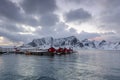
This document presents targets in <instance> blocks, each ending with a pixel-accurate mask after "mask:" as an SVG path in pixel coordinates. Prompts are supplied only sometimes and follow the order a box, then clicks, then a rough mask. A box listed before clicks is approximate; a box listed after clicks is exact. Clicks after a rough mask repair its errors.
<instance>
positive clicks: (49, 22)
mask: <svg viewBox="0 0 120 80" xmlns="http://www.w3.org/2000/svg"><path fill="white" fill-rule="evenodd" d="M57 22H59V18H58V16H57V15H55V14H45V15H42V16H41V19H40V25H41V26H43V27H44V26H45V27H46V26H47V27H49V26H54V25H56V23H57Z"/></svg>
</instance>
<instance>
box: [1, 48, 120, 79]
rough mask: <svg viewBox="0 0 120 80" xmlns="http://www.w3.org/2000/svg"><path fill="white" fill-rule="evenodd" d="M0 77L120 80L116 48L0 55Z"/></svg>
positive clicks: (118, 56) (119, 53) (119, 61)
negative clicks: (45, 53)
mask: <svg viewBox="0 0 120 80" xmlns="http://www.w3.org/2000/svg"><path fill="white" fill-rule="evenodd" d="M0 80H120V51H83V50H81V51H79V52H78V53H75V54H70V55H62V56H54V57H50V56H34V55H29V56H28V55H20V54H18V55H15V54H9V55H0Z"/></svg>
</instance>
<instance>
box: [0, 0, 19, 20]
mask: <svg viewBox="0 0 120 80" xmlns="http://www.w3.org/2000/svg"><path fill="white" fill-rule="evenodd" d="M0 17H4V18H6V19H10V20H11V21H12V20H13V21H16V20H17V21H21V14H20V8H19V7H17V6H16V5H15V4H14V3H12V2H10V1H9V0H0Z"/></svg>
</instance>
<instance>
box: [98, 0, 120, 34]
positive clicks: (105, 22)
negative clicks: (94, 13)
mask: <svg viewBox="0 0 120 80" xmlns="http://www.w3.org/2000/svg"><path fill="white" fill-rule="evenodd" d="M119 3H120V0H106V4H105V5H104V7H105V8H104V10H103V11H102V12H101V15H100V19H99V21H100V22H101V24H102V25H100V26H99V28H100V29H103V30H112V31H116V32H118V33H119V32H120V28H119V25H120V5H119Z"/></svg>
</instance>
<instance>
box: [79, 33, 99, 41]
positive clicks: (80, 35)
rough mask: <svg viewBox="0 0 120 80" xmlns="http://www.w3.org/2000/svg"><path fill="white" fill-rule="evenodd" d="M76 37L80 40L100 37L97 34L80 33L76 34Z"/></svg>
mask: <svg viewBox="0 0 120 80" xmlns="http://www.w3.org/2000/svg"><path fill="white" fill-rule="evenodd" d="M78 36H79V38H80V39H81V40H83V39H92V38H96V37H100V36H101V35H100V34H98V33H88V32H85V31H82V32H81V33H79V34H78Z"/></svg>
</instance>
